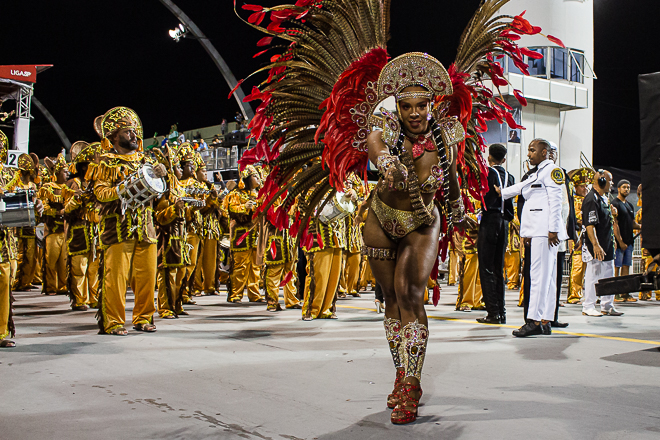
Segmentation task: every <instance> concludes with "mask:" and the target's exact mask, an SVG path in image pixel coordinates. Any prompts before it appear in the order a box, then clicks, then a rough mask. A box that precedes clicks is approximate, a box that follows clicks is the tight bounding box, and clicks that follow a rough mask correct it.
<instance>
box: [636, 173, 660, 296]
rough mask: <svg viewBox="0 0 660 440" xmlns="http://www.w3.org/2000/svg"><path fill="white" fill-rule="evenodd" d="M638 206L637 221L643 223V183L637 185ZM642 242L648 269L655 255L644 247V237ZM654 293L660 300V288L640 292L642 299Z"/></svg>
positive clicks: (644, 266) (645, 268) (643, 257)
mask: <svg viewBox="0 0 660 440" xmlns="http://www.w3.org/2000/svg"><path fill="white" fill-rule="evenodd" d="M637 206H639V209H638V210H637V213H636V214H635V222H637V224H639V225H641V224H642V185H641V184H640V185H639V186H638V187H637ZM641 242H642V264H643V266H642V267H643V268H644V270H648V268H649V267H650V266H651V263H653V255H651V253H650V252H649V251H648V249H646V248H645V247H644V240H643V237H642V238H641ZM654 293H655V299H656V301H660V290H655V291H653V292H640V293H639V299H640V300H641V301H649V300H650V299H651V298H653V294H654Z"/></svg>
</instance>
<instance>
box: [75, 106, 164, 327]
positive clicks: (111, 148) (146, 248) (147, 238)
mask: <svg viewBox="0 0 660 440" xmlns="http://www.w3.org/2000/svg"><path fill="white" fill-rule="evenodd" d="M100 124H101V130H102V134H103V140H102V141H101V146H102V148H103V150H104V151H105V153H104V154H103V155H101V158H100V162H99V164H98V165H97V166H95V167H93V168H91V169H90V170H88V173H87V178H88V180H93V181H94V196H95V197H96V200H97V201H98V202H99V204H100V213H101V222H100V235H101V246H102V248H103V251H104V255H103V258H104V261H103V280H102V289H101V295H100V297H99V303H100V304H99V314H98V317H99V327H100V329H101V332H102V333H110V334H113V335H126V334H127V333H128V332H127V331H126V329H125V328H124V319H125V314H126V311H125V307H126V287H127V285H128V283H129V281H130V284H131V287H132V290H133V292H134V294H135V305H134V307H133V325H134V326H133V328H134V329H135V330H138V331H144V332H153V331H156V326H155V325H153V314H154V312H155V307H154V286H155V285H156V267H157V252H158V250H157V246H156V228H155V226H154V210H153V207H152V202H148V203H144V204H141V205H139V206H137V207H135V208H129V209H127V210H126V211H125V212H122V207H121V200H120V199H119V192H120V191H123V190H124V189H125V180H126V179H127V178H128V177H129V176H130V175H132V174H133V173H135V172H137V171H138V170H140V169H141V168H142V167H143V166H144V165H145V163H147V162H150V161H151V160H150V159H148V158H147V157H145V155H144V154H143V153H142V123H141V122H140V119H139V118H138V116H137V114H136V113H135V112H134V111H133V110H131V109H129V108H126V107H115V108H113V109H111V110H109V111H108V112H107V113H106V114H105V115H104V116H103V118H102V119H101V122H100ZM153 171H154V174H155V175H156V176H157V177H163V176H165V175H167V170H166V168H165V167H164V166H163V165H162V164H158V165H156V166H154V168H153Z"/></svg>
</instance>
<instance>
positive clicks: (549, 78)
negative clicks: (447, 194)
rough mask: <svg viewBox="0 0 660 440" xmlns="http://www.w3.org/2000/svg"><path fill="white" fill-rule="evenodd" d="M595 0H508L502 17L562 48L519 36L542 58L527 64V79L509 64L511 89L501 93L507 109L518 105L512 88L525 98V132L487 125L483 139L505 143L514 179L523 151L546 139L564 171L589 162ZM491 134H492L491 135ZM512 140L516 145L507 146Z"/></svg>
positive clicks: (521, 168) (519, 172)
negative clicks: (526, 24) (518, 18)
mask: <svg viewBox="0 0 660 440" xmlns="http://www.w3.org/2000/svg"><path fill="white" fill-rule="evenodd" d="M593 2H594V0H543V1H539V0H511V1H510V2H509V3H507V4H506V5H505V6H504V7H503V8H502V9H501V11H500V12H501V13H502V14H507V15H512V16H515V15H519V14H520V13H522V12H523V11H525V10H527V12H526V14H525V15H524V18H526V19H528V20H529V21H530V23H531V24H532V25H534V26H540V27H541V28H542V29H543V30H542V33H543V34H545V35H548V34H549V35H553V36H555V37H557V38H559V39H561V40H562V41H563V43H564V44H565V46H566V49H564V48H561V47H559V46H557V45H555V44H553V43H551V42H549V41H548V40H547V39H546V38H545V37H542V36H539V35H533V36H523V37H522V40H521V41H519V42H518V43H519V44H520V45H521V46H526V47H529V48H530V49H533V50H536V51H537V52H540V53H542V54H543V59H539V60H529V62H528V64H529V66H530V69H529V70H530V74H531V76H529V77H528V76H524V75H521V74H520V73H519V71H518V69H517V68H516V67H515V66H514V65H513V63H510V62H509V60H502V62H503V64H505V65H504V66H503V67H504V71H505V72H506V73H505V76H506V77H507V79H508V80H509V82H510V83H511V84H512V86H513V87H510V86H509V87H501V88H500V90H501V92H502V94H503V95H504V97H505V99H506V101H507V102H508V103H509V104H510V105H514V104H517V101H516V99H515V97H514V96H513V89H518V90H521V91H522V92H523V94H524V96H525V97H526V98H527V101H528V105H527V107H522V109H521V112H519V114H521V118H520V123H521V124H522V125H523V126H524V127H525V128H526V130H520V131H519V133H516V134H517V136H515V135H513V136H512V134H511V133H510V131H509V130H508V129H507V127H506V126H499V125H498V124H496V123H495V124H489V131H488V133H487V136H486V137H487V140H488V141H489V142H495V141H496V140H497V135H498V133H497V130H498V129H499V130H500V133H499V141H500V142H507V143H508V149H509V153H508V159H507V167H508V171H509V172H511V173H512V174H513V175H514V176H515V177H516V180H517V181H518V180H520V177H521V175H522V174H524V172H525V169H524V168H525V167H524V163H525V161H526V159H527V146H528V144H529V142H530V141H531V140H532V139H534V138H538V137H541V138H545V139H547V140H549V141H552V142H554V143H555V144H557V145H558V147H559V159H558V161H557V163H558V165H560V166H562V167H564V168H565V169H567V170H571V169H574V168H578V167H579V166H580V163H581V158H585V159H587V160H588V161H589V162H592V151H593V150H592V149H593V81H594V76H595V75H594V73H593V69H592V66H593V65H594V18H593V17H594V13H593V9H594V4H593ZM493 132H495V133H493ZM511 137H513V138H514V139H515V140H517V138H519V139H520V141H519V142H508V140H509V139H510V138H511Z"/></svg>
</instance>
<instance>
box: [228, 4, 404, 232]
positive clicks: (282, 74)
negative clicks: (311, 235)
mask: <svg viewBox="0 0 660 440" xmlns="http://www.w3.org/2000/svg"><path fill="white" fill-rule="evenodd" d="M390 1H391V0H360V1H355V0H298V1H297V2H296V3H295V4H285V5H279V6H274V7H269V8H266V7H262V6H259V5H244V6H243V7H242V8H243V9H244V10H246V11H249V12H250V15H249V16H248V17H247V19H246V20H244V21H246V23H248V24H249V25H250V26H252V27H254V28H256V29H258V30H259V31H261V32H264V33H265V34H267V35H268V36H267V37H264V38H263V39H261V40H260V41H259V43H258V45H259V46H262V48H263V46H270V49H265V50H262V51H261V52H260V53H259V54H257V55H258V56H265V55H266V54H270V55H271V58H270V62H268V63H267V64H266V65H265V66H264V67H262V68H260V69H259V70H257V71H256V72H254V73H253V74H252V75H250V77H252V76H253V75H256V74H264V75H267V78H266V79H265V80H264V81H262V82H261V83H260V84H259V85H258V86H255V87H253V88H252V92H251V93H250V94H249V95H248V96H247V97H246V98H245V100H246V101H248V102H249V101H253V100H255V101H260V105H259V106H258V108H257V110H256V113H255V117H254V118H253V119H252V121H251V122H250V125H249V127H250V129H251V136H252V137H253V138H254V139H255V140H256V146H255V147H254V148H253V149H252V150H251V151H249V152H248V153H247V154H245V155H244V156H243V158H242V159H241V161H240V164H241V166H245V165H247V164H250V163H256V162H262V163H266V164H268V165H269V166H270V169H271V173H270V175H269V176H268V179H266V182H265V183H264V186H263V188H262V189H261V191H260V197H261V198H262V199H263V200H264V203H263V204H262V206H261V207H260V211H259V212H258V213H257V215H259V214H263V213H266V212H268V210H269V209H270V208H271V206H273V204H274V202H275V201H276V200H278V199H280V198H281V197H283V202H282V204H281V205H280V206H279V207H277V208H276V211H277V210H279V212H276V215H275V217H276V218H277V219H279V220H278V225H276V226H279V227H288V226H289V225H288V224H287V221H285V219H288V217H287V216H285V212H287V211H288V210H289V209H290V208H291V206H292V205H293V204H294V203H295V201H296V200H299V201H300V204H299V206H301V207H302V208H303V209H302V215H301V216H297V219H298V220H301V221H302V225H301V227H300V229H299V234H298V237H299V238H300V237H302V236H303V235H305V233H306V229H307V226H308V222H309V219H310V217H311V215H312V214H313V213H314V212H315V210H316V208H318V205H319V204H320V203H322V202H323V200H325V199H327V196H328V194H329V193H331V191H332V190H333V189H338V190H341V189H342V187H343V183H344V180H345V178H346V174H347V173H350V172H358V173H359V174H363V173H365V172H366V167H367V162H368V156H367V152H366V148H360V147H356V146H355V145H354V142H353V138H354V137H356V136H357V133H358V131H359V128H360V127H359V126H358V125H357V123H356V122H355V120H354V118H353V117H352V116H351V114H350V110H351V109H352V108H353V107H354V106H355V105H356V104H358V103H359V102H362V101H364V100H365V98H364V96H365V93H366V86H367V83H368V82H369V81H373V82H375V81H377V80H378V75H379V74H380V70H381V69H382V67H383V66H384V65H385V63H386V62H387V52H386V42H387V39H388V33H389V23H390ZM237 15H238V12H237ZM239 17H240V15H239ZM278 39H279V40H280V42H281V41H284V42H285V45H282V44H281V43H277V44H274V41H276V40H278ZM248 78H249V77H248ZM246 79H247V78H246ZM241 83H243V81H240V82H239V84H241ZM232 93H233V91H232Z"/></svg>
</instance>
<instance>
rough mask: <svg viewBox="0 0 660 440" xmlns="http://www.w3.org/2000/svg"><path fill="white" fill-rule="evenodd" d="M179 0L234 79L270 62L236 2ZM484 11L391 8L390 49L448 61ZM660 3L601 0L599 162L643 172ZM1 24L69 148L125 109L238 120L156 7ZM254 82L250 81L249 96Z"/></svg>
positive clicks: (21, 17) (1, 47) (101, 9)
mask: <svg viewBox="0 0 660 440" xmlns="http://www.w3.org/2000/svg"><path fill="white" fill-rule="evenodd" d="M544 1H546V0H544ZM248 3H259V4H262V5H265V6H268V5H273V4H281V3H283V2H282V1H273V0H250V1H249V2H248ZM176 4H177V5H178V6H179V7H180V8H181V9H182V10H183V11H184V12H185V13H186V14H187V15H188V16H189V17H190V18H191V19H192V20H193V21H194V22H195V23H196V24H197V25H198V26H199V27H200V28H201V30H202V31H203V32H204V33H205V34H206V36H207V37H208V38H210V39H211V40H212V42H213V44H214V45H215V46H216V48H217V49H218V51H219V52H220V54H221V55H222V56H223V58H224V59H225V61H226V62H227V63H228V64H229V67H230V68H231V69H232V71H233V72H234V75H235V76H236V77H237V78H242V77H245V76H247V75H248V74H249V73H250V72H252V71H253V70H255V69H256V68H258V67H260V65H261V64H262V63H264V62H266V61H267V60H268V58H269V56H270V55H264V56H262V57H260V58H257V59H253V58H252V56H253V55H254V54H255V53H256V52H258V51H259V50H261V49H260V48H257V47H256V42H257V41H258V40H259V39H260V38H261V37H263V35H262V34H260V33H259V32H257V31H255V30H253V29H251V28H250V27H248V26H247V25H245V24H243V23H242V22H241V21H240V20H239V19H238V18H237V17H236V16H235V15H234V12H233V8H232V4H233V2H232V1H231V0H216V1H213V2H209V1H200V0H198V1H193V0H177V1H176ZM239 4H240V1H239ZM440 4H442V8H439V7H438V5H440ZM478 4H479V0H462V1H447V0H418V1H416V2H408V1H394V2H393V6H392V29H391V36H392V39H391V40H390V43H389V45H388V50H389V52H390V54H391V55H392V56H396V55H399V54H401V53H404V52H410V51H423V52H428V53H430V54H432V55H434V56H436V57H437V58H438V59H440V61H442V62H443V64H445V65H449V64H450V63H451V62H452V61H453V59H454V56H455V52H456V47H457V45H458V39H459V37H460V34H461V32H462V30H463V28H464V27H465V25H466V24H467V22H468V20H469V18H470V17H471V16H472V14H473V12H474V10H475V9H476V7H477V6H478ZM657 4H658V2H657V0H636V1H634V2H623V1H620V0H597V1H596V2H595V11H594V13H595V45H596V47H595V49H596V52H595V57H596V59H595V63H594V70H595V71H596V74H597V75H598V80H597V81H595V95H594V101H595V102H594V117H595V122H594V163H595V164H600V165H605V166H607V165H615V166H618V167H619V168H627V169H633V170H636V169H639V166H640V158H639V110H638V94H637V93H638V92H637V75H638V74H640V73H649V72H656V71H660V57H658V55H657V50H656V48H657V47H658V43H660V35H659V34H658V32H656V31H655V30H656V27H657V14H656V13H655V12H654V11H655V10H656V9H658V7H657ZM411 5H414V6H411ZM425 7H426V8H425ZM420 11H423V13H421V14H420ZM434 11H435V12H434ZM244 16H246V15H244ZM0 17H1V18H2V27H1V30H2V34H1V35H2V38H1V39H0V54H1V57H0V64H32V63H34V64H54V65H55V67H53V68H51V69H50V70H48V71H46V72H44V73H42V74H40V75H39V77H38V79H37V84H36V89H35V95H36V96H37V97H38V98H39V100H40V101H41V102H42V103H43V104H44V105H45V106H46V108H47V109H48V110H49V111H50V112H51V113H52V114H53V116H54V117H55V118H56V119H57V121H58V122H59V123H60V125H61V126H62V128H63V129H64V131H65V132H66V134H67V136H68V137H69V140H70V141H71V142H74V141H76V140H86V141H95V140H98V138H97V136H96V134H95V132H94V130H93V126H92V122H93V120H94V118H95V117H96V116H98V115H100V114H103V113H104V112H105V111H106V110H108V109H109V108H111V107H114V106H117V105H125V106H128V107H131V108H133V109H134V110H136V111H137V113H138V115H139V116H140V117H141V119H142V122H143V124H144V130H145V137H150V136H152V135H153V134H154V132H158V133H159V134H161V135H162V134H165V133H167V132H168V131H169V127H170V125H171V124H173V123H176V124H178V126H179V130H180V131H186V130H191V129H196V128H201V127H205V126H209V125H215V124H219V123H220V122H221V121H222V118H226V119H227V120H232V119H233V117H234V115H235V113H236V111H238V106H237V104H236V102H235V100H234V99H231V100H228V99H227V95H228V93H229V87H228V86H227V84H226V82H225V81H224V78H223V77H222V75H221V74H220V72H219V71H218V70H217V68H216V67H215V65H214V64H213V62H212V61H211V59H210V57H209V56H208V55H207V54H206V52H205V51H204V49H203V48H202V46H201V45H200V44H199V43H198V42H197V41H195V40H191V39H184V40H181V41H180V42H179V43H175V42H174V41H173V40H172V39H171V38H170V37H169V36H168V34H167V31H168V30H169V29H172V28H174V27H175V26H176V25H177V24H178V20H177V19H176V18H175V17H174V15H172V14H171V13H170V12H169V11H168V10H167V9H166V8H165V7H164V6H163V5H162V4H161V2H160V1H158V0H140V1H135V0H112V1H106V2H96V1H94V2H90V1H83V0H70V1H67V2H59V1H31V2H26V1H22V0H20V1H18V0H3V1H2V2H1V3H0ZM447 17H451V18H450V19H448V18H447ZM559 37H561V36H559ZM253 84H256V82H252V83H246V84H244V86H243V89H244V91H245V92H246V94H247V93H249V89H250V88H251V87H252V85H253ZM13 106H14V103H13V101H12V102H11V103H6V104H5V106H4V107H3V111H6V110H11V109H12V108H13ZM32 115H33V116H34V120H33V121H32V126H31V138H30V148H31V150H32V151H35V152H37V154H39V155H40V156H42V157H43V156H45V155H54V154H56V153H57V152H58V151H59V150H60V149H61V143H60V141H59V138H58V137H57V136H56V134H55V132H54V131H53V130H52V128H50V125H48V123H47V121H46V120H45V118H44V117H43V116H42V115H41V113H40V112H39V110H38V109H37V108H36V107H35V106H33V107H32ZM5 131H8V130H7V129H5ZM8 134H9V133H8ZM622 151H625V153H624V154H622Z"/></svg>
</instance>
